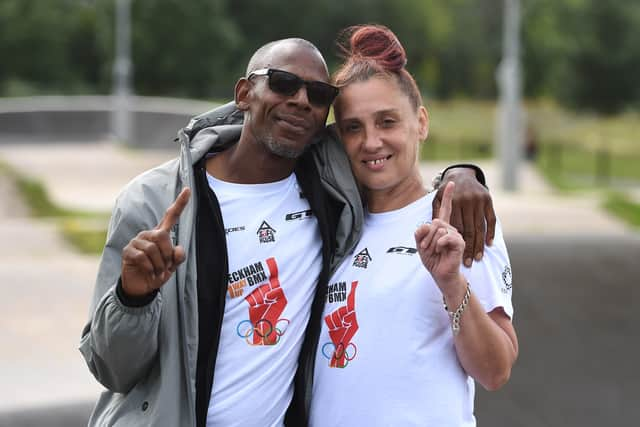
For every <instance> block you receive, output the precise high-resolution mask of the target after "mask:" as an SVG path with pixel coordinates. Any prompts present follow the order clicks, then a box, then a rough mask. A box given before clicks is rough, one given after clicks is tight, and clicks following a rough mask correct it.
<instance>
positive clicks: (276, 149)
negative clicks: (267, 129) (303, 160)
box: [262, 136, 311, 159]
mask: <svg viewBox="0 0 640 427" xmlns="http://www.w3.org/2000/svg"><path fill="white" fill-rule="evenodd" d="M262 144H264V146H265V147H267V149H268V150H269V151H270V152H271V153H272V154H274V155H276V156H278V157H284V158H285V159H297V158H298V157H300V156H301V155H302V154H303V153H304V152H305V151H306V150H307V148H308V147H309V146H310V145H311V144H305V145H304V146H303V147H301V148H298V147H292V146H290V145H288V144H284V143H282V142H280V141H277V140H276V139H275V138H274V137H273V136H268V137H266V138H264V139H263V140H262Z"/></svg>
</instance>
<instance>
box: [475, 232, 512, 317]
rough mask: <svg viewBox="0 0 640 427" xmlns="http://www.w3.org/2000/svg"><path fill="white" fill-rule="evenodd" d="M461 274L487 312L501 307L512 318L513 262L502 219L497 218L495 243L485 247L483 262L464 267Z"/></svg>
mask: <svg viewBox="0 0 640 427" xmlns="http://www.w3.org/2000/svg"><path fill="white" fill-rule="evenodd" d="M462 274H464V276H465V277H466V278H467V281H468V282H469V284H470V285H471V292H473V293H474V294H475V295H476V297H477V298H478V299H479V300H480V303H481V304H482V306H483V307H484V309H485V311H486V312H487V313H489V312H490V311H492V310H495V309H496V308H499V307H501V308H502V309H503V310H504V312H505V313H506V314H507V316H509V318H511V319H513V305H512V303H511V283H512V271H511V263H510V262H509V255H508V253H507V247H506V245H505V243H504V237H503V235H502V227H501V225H500V222H499V221H496V232H495V237H494V240H493V245H491V246H485V250H484V256H483V258H482V260H481V261H474V262H473V265H472V266H471V267H470V268H466V267H464V266H463V267H462Z"/></svg>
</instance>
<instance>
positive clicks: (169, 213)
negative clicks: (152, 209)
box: [156, 187, 191, 232]
mask: <svg viewBox="0 0 640 427" xmlns="http://www.w3.org/2000/svg"><path fill="white" fill-rule="evenodd" d="M190 196H191V189H190V188H189V187H185V188H183V189H182V191H181V192H180V194H178V197H176V200H175V201H174V202H173V203H172V204H171V206H169V207H168V208H167V210H166V212H165V213H164V216H163V217H162V220H161V221H160V223H159V224H158V227H156V228H157V229H158V230H163V231H167V232H169V231H171V228H172V227H173V226H174V225H176V223H177V222H178V219H179V218H180V215H181V214H182V211H183V210H184V208H185V206H187V203H189V197H190Z"/></svg>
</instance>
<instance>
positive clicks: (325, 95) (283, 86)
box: [247, 68, 338, 107]
mask: <svg viewBox="0 0 640 427" xmlns="http://www.w3.org/2000/svg"><path fill="white" fill-rule="evenodd" d="M253 76H267V77H268V78H269V89H271V90H272V91H274V92H275V93H277V94H280V95H284V96H293V95H295V94H296V93H298V91H299V90H300V88H301V87H302V86H303V85H304V86H306V87H307V96H308V97H309V102H311V103H312V104H314V105H316V106H318V107H329V106H330V105H331V103H332V102H333V100H334V99H336V96H338V88H337V87H335V86H331V85H330V84H329V83H325V82H320V81H311V82H310V81H306V80H302V79H301V78H300V77H298V76H296V75H295V74H293V73H290V72H288V71H283V70H276V69H274V68H263V69H260V70H256V71H254V72H252V73H251V74H249V77H247V79H249V80H250V79H251V77H253Z"/></svg>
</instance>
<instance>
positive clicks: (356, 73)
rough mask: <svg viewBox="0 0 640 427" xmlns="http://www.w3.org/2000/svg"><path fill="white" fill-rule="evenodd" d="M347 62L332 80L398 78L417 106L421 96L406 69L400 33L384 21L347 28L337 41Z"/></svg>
mask: <svg viewBox="0 0 640 427" xmlns="http://www.w3.org/2000/svg"><path fill="white" fill-rule="evenodd" d="M337 45H338V49H339V51H340V52H339V54H340V55H341V56H342V57H343V58H344V62H343V63H342V65H341V66H340V67H339V68H338V70H337V71H336V72H335V73H334V75H333V83H334V84H335V85H336V86H339V87H343V86H347V85H349V84H351V83H354V82H363V81H367V80H369V79H370V78H371V77H374V76H387V77H393V78H395V80H396V82H397V83H398V86H399V87H400V90H401V91H402V92H403V93H404V94H405V95H406V96H407V97H408V98H409V100H410V101H411V104H412V106H413V107H414V109H415V110H417V109H418V108H419V107H420V106H422V96H421V95H420V90H419V89H418V85H417V84H416V81H415V79H414V78H413V76H412V75H411V74H410V73H409V72H408V71H407V69H406V68H405V66H406V65H407V54H406V52H405V50H404V47H402V44H401V43H400V40H398V37H396V35H395V34H394V33H393V31H391V30H390V29H389V28H387V27H385V26H384V25H374V24H368V25H356V26H352V27H348V28H346V29H344V30H343V31H342V32H341V33H340V35H339V37H338V41H337Z"/></svg>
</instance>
